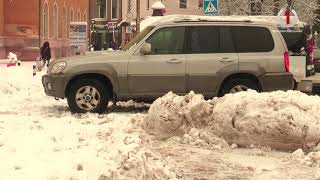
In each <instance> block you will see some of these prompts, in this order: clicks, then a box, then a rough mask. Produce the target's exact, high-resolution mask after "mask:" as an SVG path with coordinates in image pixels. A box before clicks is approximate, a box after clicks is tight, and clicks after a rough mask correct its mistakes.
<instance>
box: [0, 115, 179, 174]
mask: <svg viewBox="0 0 320 180" xmlns="http://www.w3.org/2000/svg"><path fill="white" fill-rule="evenodd" d="M20 118H21V120H17V119H14V118H10V117H6V118H5V119H6V120H3V121H2V122H1V123H0V126H1V127H2V128H0V133H1V134H2V135H1V139H0V144H1V145H0V159H1V163H0V170H1V172H2V173H1V174H0V179H21V178H22V179H48V178H52V179H99V178H101V177H104V178H106V179H128V178H129V179H169V178H170V177H171V176H172V177H174V175H172V174H171V172H170V171H169V169H168V167H167V166H165V164H164V163H163V162H162V160H161V159H160V158H159V156H157V155H156V154H154V153H153V152H152V151H150V150H149V148H148V144H147V142H148V141H147V139H145V138H147V137H144V136H143V133H142V132H140V130H139V129H135V128H134V125H133V124H132V123H131V122H130V121H128V119H127V118H126V115H122V117H120V118H119V117H117V119H116V118H115V117H114V114H111V115H108V116H107V117H105V118H102V119H99V117H97V116H96V115H83V116H81V117H78V118H76V117H72V116H71V115H69V116H67V115H66V116H64V117H62V118H41V117H21V116H20ZM17 121H18V122H17ZM57 121H58V122H57ZM35 169H36V170H37V173H35V171H34V170H35Z"/></svg>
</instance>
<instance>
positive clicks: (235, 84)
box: [220, 78, 260, 96]
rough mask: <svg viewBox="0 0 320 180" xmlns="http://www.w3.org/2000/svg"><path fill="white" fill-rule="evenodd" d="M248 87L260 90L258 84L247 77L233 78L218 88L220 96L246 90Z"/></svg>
mask: <svg viewBox="0 0 320 180" xmlns="http://www.w3.org/2000/svg"><path fill="white" fill-rule="evenodd" d="M248 89H252V90H256V91H258V92H260V88H259V85H258V83H257V82H256V81H254V80H252V79H248V78H233V79H230V80H228V81H226V82H225V83H224V84H223V86H222V88H221V90H220V96H224V95H226V94H234V93H237V92H241V91H247V90H248Z"/></svg>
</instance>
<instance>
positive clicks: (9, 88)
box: [0, 66, 34, 95]
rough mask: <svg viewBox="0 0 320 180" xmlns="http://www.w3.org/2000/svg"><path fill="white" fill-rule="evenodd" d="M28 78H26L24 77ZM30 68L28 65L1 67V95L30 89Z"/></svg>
mask: <svg viewBox="0 0 320 180" xmlns="http://www.w3.org/2000/svg"><path fill="white" fill-rule="evenodd" d="M28 76H29V77H30V78H26V77H28ZM33 82H34V81H33V79H32V69H30V68H28V67H16V66H13V67H9V68H6V67H2V68H1V69H0V92H1V93H2V95H8V94H15V93H17V92H23V90H27V89H30V88H31V87H32V85H33Z"/></svg>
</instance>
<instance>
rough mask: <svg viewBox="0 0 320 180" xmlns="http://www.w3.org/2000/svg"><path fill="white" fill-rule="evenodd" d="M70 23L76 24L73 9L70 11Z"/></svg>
mask: <svg viewBox="0 0 320 180" xmlns="http://www.w3.org/2000/svg"><path fill="white" fill-rule="evenodd" d="M70 22H74V12H73V8H71V10H70Z"/></svg>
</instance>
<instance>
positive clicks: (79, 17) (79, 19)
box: [77, 9, 81, 22]
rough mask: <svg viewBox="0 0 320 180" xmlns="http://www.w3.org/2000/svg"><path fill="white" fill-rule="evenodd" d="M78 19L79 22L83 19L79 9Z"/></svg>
mask: <svg viewBox="0 0 320 180" xmlns="http://www.w3.org/2000/svg"><path fill="white" fill-rule="evenodd" d="M77 21H78V22H80V21H81V12H80V10H79V9H78V12H77Z"/></svg>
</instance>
